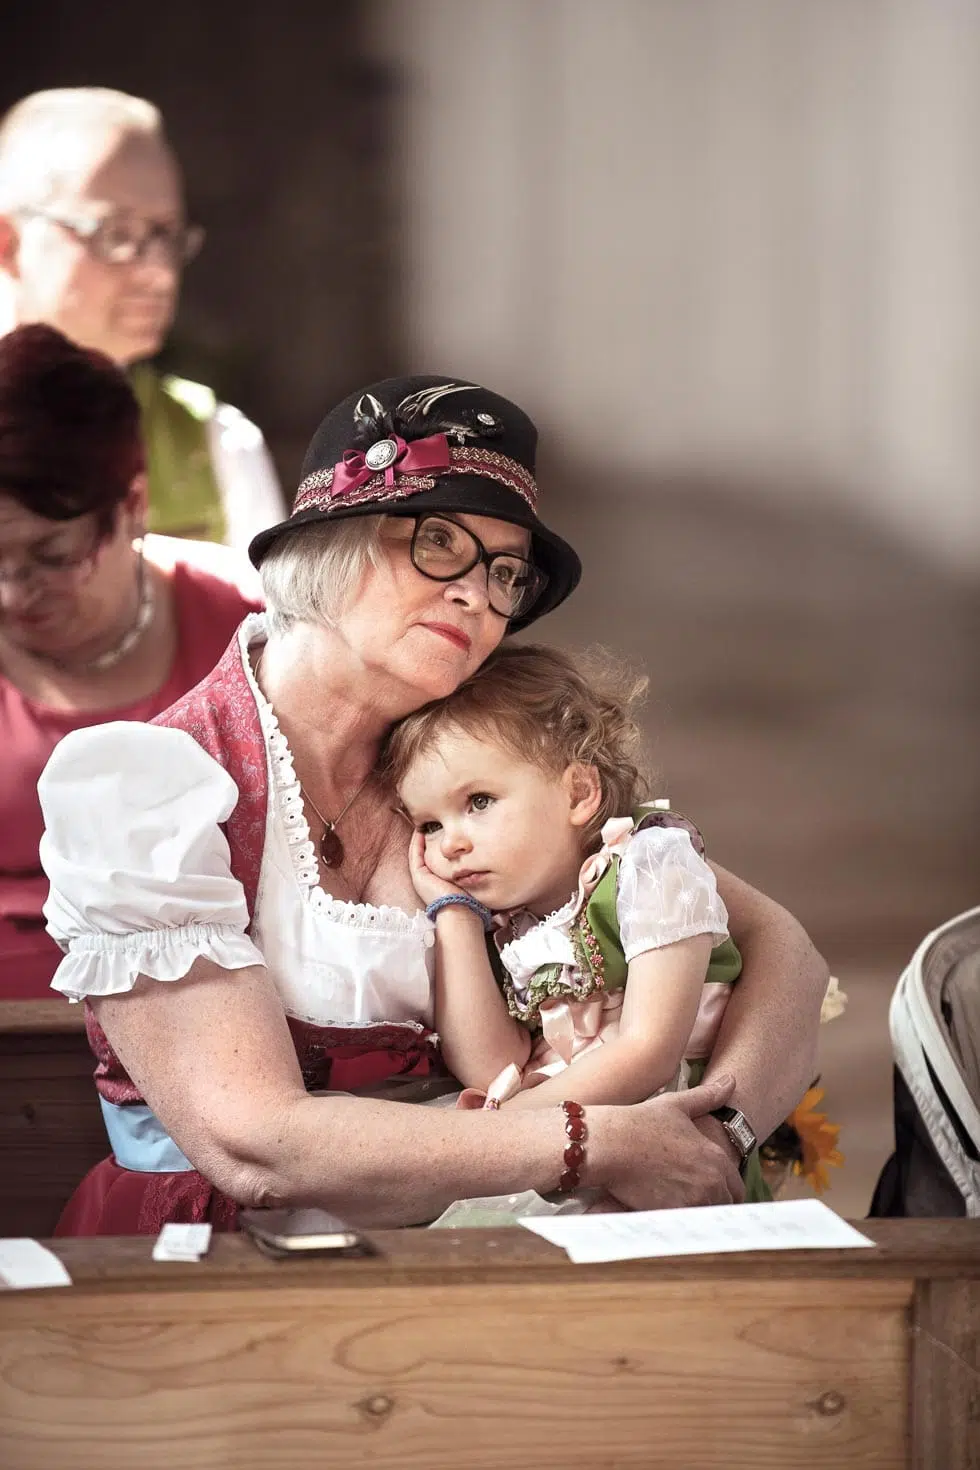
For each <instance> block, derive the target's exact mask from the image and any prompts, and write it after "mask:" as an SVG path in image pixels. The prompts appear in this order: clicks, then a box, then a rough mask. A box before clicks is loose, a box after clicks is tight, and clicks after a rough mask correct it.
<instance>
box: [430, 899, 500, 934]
mask: <svg viewBox="0 0 980 1470" xmlns="http://www.w3.org/2000/svg"><path fill="white" fill-rule="evenodd" d="M451 903H461V904H462V905H463V907H464V908H468V909H472V910H473V912H474V913H475V914H476V915H477V916H478V917H479V918H480V919H481V920H482V921H483V927H484V929H486V930H488V931H489V930H490V929H491V928H492V926H493V914H492V913H491V912H490V910H489V909H488V908H487V906H486V904H485V903H481V902H480V900H479V899H478V898H473V897H471V895H470V894H468V893H444V894H443V895H442V897H441V898H434V899H433V900H432V902H431V903H430V904H427V905H426V909H425V917H426V918H427V919H432V920H434V919H435V917H436V914H437V913H438V912H439V910H440V909H445V908H448V907H449V905H450V904H451Z"/></svg>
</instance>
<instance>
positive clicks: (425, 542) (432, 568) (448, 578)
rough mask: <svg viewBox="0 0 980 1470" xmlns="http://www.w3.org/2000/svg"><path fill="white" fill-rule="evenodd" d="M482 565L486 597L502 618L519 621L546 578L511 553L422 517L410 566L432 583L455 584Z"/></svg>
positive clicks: (454, 524)
mask: <svg viewBox="0 0 980 1470" xmlns="http://www.w3.org/2000/svg"><path fill="white" fill-rule="evenodd" d="M481 562H482V563H483V564H484V565H485V566H486V569H487V596H488V597H489V599H490V606H491V607H492V608H493V610H494V612H495V613H497V614H498V615H499V616H500V617H502V618H519V617H523V615H524V614H525V613H527V612H529V611H530V609H531V608H532V607H533V606H534V604H535V603H536V602H537V600H538V598H539V597H540V596H541V594H542V592H543V591H544V589H545V587H547V585H548V578H547V577H546V576H545V574H544V572H541V571H539V570H538V568H537V567H536V566H534V564H533V563H532V562H529V561H526V560H525V559H524V557H522V556H516V555H515V554H514V553H513V552H512V551H493V552H491V551H488V550H487V549H486V547H485V546H484V545H483V543H482V541H479V540H478V539H477V537H476V536H474V535H473V532H472V531H468V530H467V529H466V527H465V526H461V525H460V524H459V522H458V521H449V520H445V519H444V518H443V517H442V516H435V515H432V516H421V517H420V518H419V519H418V520H417V521H416V522H415V530H414V532H413V533H412V565H413V566H414V567H415V569H416V571H419V572H421V573H422V575H423V577H430V578H431V579H432V581H433V582H455V581H458V579H459V578H460V577H465V576H466V574H467V572H471V571H472V570H473V568H474V567H475V566H479V565H480V563H481Z"/></svg>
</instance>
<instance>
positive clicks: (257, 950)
mask: <svg viewBox="0 0 980 1470" xmlns="http://www.w3.org/2000/svg"><path fill="white" fill-rule="evenodd" d="M535 442H536V433H535V429H534V426H533V424H532V423H531V422H530V420H529V419H528V418H527V417H526V416H525V415H524V414H523V413H522V412H521V411H520V409H518V408H517V407H515V406H514V405H513V404H511V403H509V402H508V401H506V400H505V399H503V398H500V397H497V396H496V395H494V394H492V393H489V392H487V391H485V390H484V389H482V388H478V387H475V386H473V385H471V384H467V383H463V382H459V381H457V380H447V379H444V378H436V377H425V378H409V379H396V380H390V381H387V382H384V383H379V384H376V385H374V386H373V387H372V388H370V389H368V390H366V391H365V392H364V393H362V394H356V395H353V396H352V397H351V398H349V399H348V400H347V401H345V402H344V403H342V404H341V405H340V406H339V407H338V408H337V409H335V410H334V411H333V412H332V413H330V414H329V415H328V417H327V418H326V420H325V421H324V423H323V424H322V425H321V427H320V429H319V431H318V433H317V435H316V437H315V438H314V440H313V443H312V445H311V447H310V451H309V453H308V455H307V459H306V463H305V465H304V470H303V479H302V483H301V485H300V487H299V493H298V496H297V500H296V503H295V507H294V511H293V514H292V516H291V518H290V519H289V520H288V521H286V522H284V523H283V524H281V525H278V526H275V527H273V528H271V529H270V530H269V531H266V532H263V533H262V534H261V535H260V536H258V537H257V538H256V540H255V541H254V542H253V543H252V548H251V550H252V557H253V560H254V561H255V562H256V564H257V565H260V566H261V573H262V580H263V585H264V588H265V593H266V598H267V603H268V607H269V614H268V618H267V619H266V618H263V617H251V618H249V619H247V620H246V621H245V623H244V624H243V626H242V628H241V629H240V631H239V634H238V636H237V638H236V639H235V640H234V641H233V643H232V645H231V646H230V647H229V649H228V651H227V653H226V654H225V656H224V657H223V659H222V660H221V662H220V664H219V665H218V667H217V669H216V670H215V671H214V673H213V674H212V675H211V676H210V677H209V678H208V679H206V680H205V681H204V682H203V683H202V684H201V685H200V686H199V687H198V689H196V690H194V691H192V693H191V694H190V695H189V696H187V697H186V698H184V699H183V700H181V701H180V702H178V703H177V704H176V705H175V706H174V707H173V708H172V709H171V710H169V711H168V712H167V713H166V714H165V715H163V716H161V717H160V718H159V719H158V720H157V721H156V722H154V724H152V725H148V726H146V725H144V726H137V725H121V724H110V725H107V726H103V727H102V728H100V729H96V730H89V731H80V732H78V733H77V734H75V735H72V736H70V737H69V738H68V739H66V740H64V741H63V742H62V744H61V745H60V746H59V748H58V750H56V752H55V754H54V756H53V758H52V760H51V761H50V763H49V765H48V767H47V770H46V771H45V773H44V776H43V777H42V780H41V784H40V792H41V801H42V806H43V808H44V814H45V818H46V822H47V831H46V833H45V837H44V840H43V843H42V860H43V862H44V866H45V868H46V870H47V872H48V874H49V876H50V878H51V884H52V889H51V896H50V899H49V901H48V904H47V907H46V910H45V912H46V914H47V917H48V923H49V928H50V931H51V933H52V934H53V935H54V937H55V938H56V939H57V940H58V942H59V943H60V944H61V945H62V946H63V948H65V950H66V951H67V956H66V958H65V960H64V961H63V963H62V965H61V968H60V969H59V971H58V974H57V977H56V979H55V982H54V983H55V987H56V988H57V989H58V990H61V991H62V992H64V993H65V994H66V995H69V996H72V997H73V998H76V999H81V998H83V997H84V998H85V999H86V1001H87V1003H88V1006H89V1008H90V1028H89V1029H90V1037H91V1040H92V1043H93V1047H94V1050H95V1052H96V1055H97V1058H98V1068H97V1071H96V1079H97V1084H98V1087H99V1091H100V1094H101V1097H102V1103H103V1109H104V1112H105V1116H106V1122H107V1126H108V1131H109V1136H110V1140H111V1143H112V1147H113V1152H114V1157H113V1158H111V1159H108V1160H106V1161H105V1162H104V1163H102V1164H101V1165H99V1166H98V1167H97V1168H96V1169H95V1170H94V1171H93V1172H92V1173H91V1174H90V1175H89V1176H88V1178H87V1179H86V1180H85V1181H83V1183H82V1185H81V1186H80V1187H79V1190H78V1192H77V1193H76V1195H75V1197H74V1199H73V1201H72V1202H70V1204H69V1206H68V1208H67V1210H66V1213H65V1216H64V1218H63V1220H62V1223H61V1229H62V1230H63V1231H65V1232H72V1233H98V1232H104V1233H126V1232H131V1231H134V1230H137V1231H149V1230H157V1229H159V1227H160V1226H161V1224H162V1223H163V1222H164V1221H166V1220H182V1221H187V1220H211V1221H212V1222H213V1223H215V1224H217V1225H219V1226H232V1225H233V1224H234V1221H235V1215H236V1209H237V1206H238V1205H253V1206H254V1205H273V1204H279V1205H282V1204H288V1205H303V1204H318V1205H322V1206H326V1207H327V1208H330V1209H333V1210H335V1211H336V1212H338V1213H340V1214H342V1215H344V1216H346V1217H348V1218H349V1219H351V1220H352V1221H356V1222H360V1223H364V1224H374V1225H384V1224H387V1225H393V1224H407V1223H413V1222H421V1221H426V1220H430V1219H432V1218H433V1217H435V1216H436V1215H438V1214H439V1213H440V1211H441V1210H442V1209H443V1208H444V1207H445V1206H446V1205H447V1204H449V1203H450V1202H451V1201H453V1200H454V1199H456V1198H458V1197H464V1196H475V1195H492V1194H501V1193H505V1192H508V1191H511V1190H524V1189H529V1188H533V1189H536V1190H538V1191H539V1192H546V1191H549V1190H552V1189H554V1188H555V1187H556V1185H557V1183H558V1181H559V1178H560V1176H561V1174H562V1172H563V1168H564V1164H563V1155H564V1154H565V1153H567V1151H568V1138H567V1137H566V1128H568V1129H569V1130H570V1132H571V1133H572V1134H575V1135H577V1134H580V1133H583V1132H584V1133H586V1135H587V1136H586V1138H585V1139H584V1140H582V1141H583V1142H584V1143H585V1150H584V1153H585V1157H584V1159H581V1158H580V1151H579V1150H576V1159H577V1160H578V1164H577V1172H578V1174H579V1176H580V1177H581V1180H582V1182H583V1183H584V1184H586V1185H595V1186H597V1187H600V1188H603V1189H605V1190H608V1191H609V1192H610V1193H612V1194H613V1195H614V1196H616V1197H617V1198H618V1199H619V1200H621V1201H622V1202H623V1203H625V1204H626V1205H629V1206H632V1207H654V1206H657V1205H679V1204H689V1203H698V1202H726V1201H731V1200H737V1199H740V1198H741V1197H742V1186H741V1181H740V1178H739V1173H738V1167H737V1166H738V1162H739V1158H740V1147H741V1146H744V1143H743V1144H742V1145H741V1146H740V1145H739V1143H738V1138H737V1137H736V1139H735V1141H734V1142H733V1141H731V1139H730V1131H732V1119H731V1116H730V1112H729V1110H727V1109H726V1108H724V1106H723V1105H724V1104H727V1103H728V1102H729V1100H730V1099H731V1101H732V1102H733V1103H734V1104H735V1107H736V1108H737V1109H738V1110H740V1111H739V1114H738V1118H739V1120H740V1121H742V1122H744V1120H743V1119H741V1114H742V1113H744V1114H745V1115H746V1117H747V1118H748V1120H749V1121H750V1123H751V1125H752V1126H753V1127H754V1128H755V1130H756V1132H757V1133H758V1134H759V1135H760V1136H763V1135H764V1133H765V1132H768V1131H769V1130H770V1129H771V1128H772V1127H773V1126H774V1125H775V1124H776V1123H777V1122H778V1121H779V1120H781V1119H782V1118H783V1117H784V1116H785V1114H786V1112H787V1110H788V1109H789V1108H790V1107H791V1106H793V1105H794V1104H795V1103H796V1102H797V1100H798V1099H799V1097H800V1096H801V1094H802V1092H803V1091H804V1089H805V1087H806V1085H807V1083H808V1082H809V1080H810V1078H811V1076H812V1071H813V1060H814V1058H813V1052H814V1043H815V1037H816V1030H817V1020H818V1013H819V1008H820V1001H821V997H822V995H823V991H824V987H825V984H826V971H825V969H824V967H823V965H822V963H821V962H820V960H819V958H818V957H817V956H816V955H815V954H814V952H813V950H812V948H811V947H810V945H809V942H808V940H807V939H806V937H805V935H804V934H803V933H802V931H801V930H800V929H799V927H798V925H797V924H796V923H795V921H794V920H793V919H791V918H790V917H789V915H787V914H785V913H783V911H781V910H780V909H778V908H776V907H775V906H774V905H773V904H771V903H770V902H769V901H768V900H766V899H764V898H763V897H762V896H761V895H759V894H756V893H754V892H753V891H752V890H751V889H749V888H747V887H746V886H745V885H744V884H742V883H740V882H738V881H737V880H736V879H734V878H731V877H730V876H729V875H727V874H724V873H721V874H719V882H720V888H721V891H722V894H723V896H724V899H725V902H726V904H727V905H728V908H729V910H730V914H731V919H732V929H733V932H734V934H735V935H736V937H737V939H738V942H739V944H740V946H741V948H742V951H743V955H744V959H745V972H744V978H743V980H742V982H741V984H740V986H739V988H738V995H737V997H736V998H735V1000H734V1001H733V1002H732V1004H731V1006H730V1007H729V1010H728V1014H727V1016H726V1020H725V1024H724V1028H723V1031H722V1034H721V1037H720V1039H719V1043H718V1046H717V1048H716V1052H715V1056H714V1059H713V1062H712V1066H711V1070H710V1074H709V1080H708V1081H707V1083H706V1085H704V1086H702V1087H700V1088H696V1089H694V1090H692V1091H691V1092H689V1093H686V1094H671V1095H667V1096H664V1097H661V1098H658V1099H656V1100H654V1101H652V1102H648V1103H644V1104H641V1105H639V1106H635V1107H590V1108H589V1109H588V1117H587V1119H585V1120H584V1123H583V1120H582V1119H580V1118H578V1117H573V1118H567V1117H566V1115H565V1113H564V1112H563V1111H562V1110H561V1109H558V1108H555V1109H540V1110H537V1111H528V1112H520V1111H515V1112H507V1111H504V1112H501V1113H492V1112H464V1111H456V1110H453V1109H446V1108H439V1107H420V1106H417V1105H408V1099H412V1100H413V1102H417V1101H418V1100H419V1099H423V1100H425V1099H428V1100H431V1099H432V1098H433V1097H435V1096H436V1094H437V1093H438V1092H439V1091H440V1090H442V1091H444V1090H445V1088H446V1085H447V1084H446V1082H445V1081H444V1080H443V1079H441V1078H440V1075H439V1072H440V1069H439V1062H438V1051H437V1039H436V1038H435V1037H434V1036H433V1034H432V1032H431V1030H430V1026H431V1018H432V953H433V932H434V931H433V925H432V924H431V923H430V921H429V920H428V919H427V918H426V917H425V915H424V914H423V913H420V912H419V906H418V901H417V899H416V897H415V893H414V889H413V886H412V883H411V879H410V876H409V872H408V866H407V854H406V849H407V841H406V837H407V834H406V829H405V826H404V823H403V821H402V819H401V818H400V817H399V816H398V815H397V814H396V813H395V812H394V811H393V802H392V798H391V796H390V794H389V793H388V792H387V791H386V790H384V789H383V788H382V786H381V785H380V784H379V782H378V780H377V778H376V777H375V776H374V774H373V773H374V770H375V764H376V759H377V756H378V751H379V747H380V745H381V742H382V741H383V739H384V736H385V734H386V732H387V730H388V729H389V728H390V726H391V725H392V723H393V722H394V721H396V720H398V719H399V717H401V716H403V715H404V714H406V713H407V712H408V711H410V710H414V709H416V708H418V707H419V706H420V705H421V704H423V703H425V702H426V701H428V700H431V699H435V698H439V697H440V696H443V695H445V694H447V693H449V692H450V691H451V690H453V689H455V688H456V686H457V685H458V684H459V683H460V681H461V680H463V679H465V678H466V677H467V676H468V675H469V674H470V673H472V671H473V670H474V669H476V668H477V666H478V665H479V664H480V663H481V662H482V661H483V660H484V659H485V658H486V657H487V655H488V654H489V653H490V651H491V650H492V649H493V648H495V647H496V645H497V644H498V643H499V641H500V639H501V638H502V637H503V636H504V634H505V633H507V632H509V631H514V630H517V629H520V628H524V627H527V625H528V624H529V623H531V622H533V621H534V620H535V619H536V618H538V617H540V616H541V615H542V614H543V613H545V612H547V611H548V610H549V609H551V608H553V607H555V606H556V605H557V604H558V603H560V602H561V601H562V599H563V598H565V597H566V596H567V595H568V593H569V592H570V591H571V590H572V589H573V588H574V586H575V584H576V582H577V580H578V577H579V571H580V567H579V562H578V558H577V557H576V555H575V553H574V552H573V551H572V549H571V548H570V547H569V546H568V545H567V544H566V543H565V542H564V541H562V540H561V539H560V537H558V536H556V535H555V534H554V533H553V532H552V531H550V530H549V529H548V528H547V527H546V526H545V525H544V524H543V523H542V521H541V520H540V519H539V517H538V514H537V509H536V504H537V491H536V486H535V481H534V452H535ZM733 1089H734V1092H733ZM719 1108H721V1110H722V1117H721V1118H716V1117H714V1116H710V1115H711V1114H712V1112H713V1110H715V1109H719ZM579 1111H581V1110H579ZM745 1126H746V1127H747V1126H748V1125H745ZM726 1129H728V1130H729V1131H726Z"/></svg>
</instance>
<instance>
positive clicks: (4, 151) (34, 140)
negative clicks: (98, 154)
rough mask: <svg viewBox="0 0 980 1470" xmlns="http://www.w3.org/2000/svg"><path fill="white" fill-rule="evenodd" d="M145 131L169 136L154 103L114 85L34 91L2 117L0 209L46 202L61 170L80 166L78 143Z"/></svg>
mask: <svg viewBox="0 0 980 1470" xmlns="http://www.w3.org/2000/svg"><path fill="white" fill-rule="evenodd" d="M125 133H146V134H149V135H151V136H154V137H157V138H159V139H160V140H161V142H163V141H165V139H164V132H163V119H162V118H161V116H160V112H159V110H158V109H157V108H156V107H154V106H153V103H152V102H147V101H146V100H145V99H144V98H142V97H130V96H129V95H128V93H126V92H116V91H113V90H112V88H111V87H57V88H53V89H51V90H49V91H46V92H33V93H32V94H31V95H30V96H29V97H24V98H23V99H22V100H21V101H20V102H15V103H14V105H13V107H11V108H10V110H9V112H7V114H6V115H5V116H4V118H3V120H2V121H0V213H4V212H8V213H9V212H12V211H14V210H16V209H23V208H27V207H29V206H33V205H37V204H42V203H45V202H46V200H47V198H48V197H49V196H50V194H51V192H52V190H53V189H54V187H56V184H57V182H58V178H59V175H62V174H65V175H69V176H70V175H71V174H74V173H75V172H76V171H77V169H78V167H79V157H80V154H79V142H80V140H84V139H86V138H93V139H94V138H100V137H101V138H105V137H111V136H113V135H116V134H125Z"/></svg>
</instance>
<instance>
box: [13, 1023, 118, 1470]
mask: <svg viewBox="0 0 980 1470" xmlns="http://www.w3.org/2000/svg"><path fill="white" fill-rule="evenodd" d="M94 1070H95V1062H94V1060H93V1057H92V1053H91V1052H90V1051H89V1049H88V1044H87V1042H86V1040H85V1015H84V1012H83V1009H82V1007H81V1006H80V1005H79V1006H73V1005H69V1003H68V1001H66V1000H61V999H51V1000H24V1001H16V1000H3V1001H0V1235H33V1236H40V1235H50V1234H51V1232H52V1231H53V1229H54V1227H55V1224H56V1223H57V1220H58V1216H59V1215H60V1213H61V1210H62V1207H63V1206H64V1204H65V1202H66V1201H67V1199H68V1197H69V1195H70V1194H71V1192H72V1190H73V1189H74V1188H75V1185H76V1184H77V1183H78V1181H79V1180H80V1179H81V1178H82V1177H83V1175H84V1174H85V1172H86V1170H87V1169H89V1168H90V1167H91V1166H92V1164H95V1163H98V1161H99V1159H102V1158H105V1156H106V1154H107V1153H108V1152H109V1143H108V1140H107V1138H106V1132H105V1125H104V1123H103V1122H102V1113H101V1111H100V1108H99V1100H98V1096H97V1094H96V1091H95V1084H94V1083H93V1081H92V1073H93V1071H94ZM0 1463H2V1462H0Z"/></svg>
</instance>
